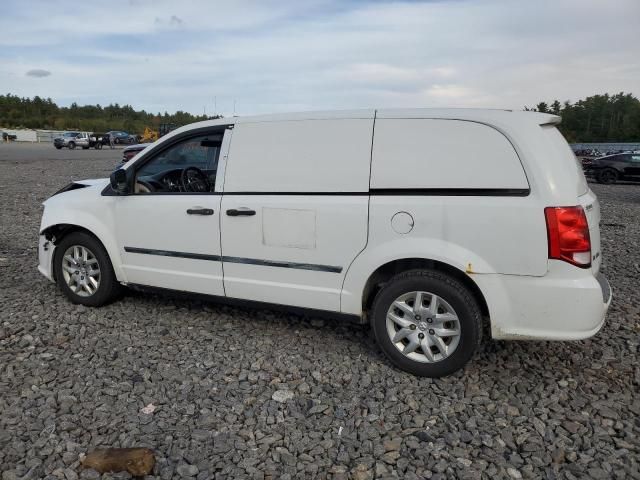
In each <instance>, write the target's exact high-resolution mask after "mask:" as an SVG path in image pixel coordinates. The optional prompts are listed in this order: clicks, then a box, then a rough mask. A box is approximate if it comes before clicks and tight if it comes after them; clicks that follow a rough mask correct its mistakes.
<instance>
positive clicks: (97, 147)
mask: <svg viewBox="0 0 640 480" xmlns="http://www.w3.org/2000/svg"><path fill="white" fill-rule="evenodd" d="M93 148H95V149H96V150H102V142H98V143H96V144H95V145H94V146H93Z"/></svg>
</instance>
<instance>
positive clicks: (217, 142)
mask: <svg viewBox="0 0 640 480" xmlns="http://www.w3.org/2000/svg"><path fill="white" fill-rule="evenodd" d="M227 132H229V133H230V130H228V131H227ZM224 135H225V131H224V130H222V131H221V130H220V129H217V130H215V129H213V130H211V131H202V130H200V131H198V132H195V133H194V134H192V135H190V136H187V137H179V138H177V139H176V140H175V141H172V142H168V144H167V146H165V147H162V148H160V149H158V148H156V149H155V150H157V153H154V154H151V156H150V157H149V158H145V157H143V158H142V159H141V161H140V162H138V161H137V162H136V163H135V164H133V165H132V166H131V167H130V168H135V169H136V171H135V193H133V194H130V195H126V196H121V197H118V198H117V206H116V214H117V217H116V218H117V222H116V224H117V235H118V243H119V248H120V254H121V259H122V268H123V270H124V273H125V275H126V279H127V282H128V283H132V284H140V285H146V286H153V287H161V288H168V289H173V290H182V291H188V292H196V293H204V294H209V295H224V289H223V285H222V263H221V250H220V199H221V197H220V194H219V193H218V191H217V190H216V183H217V182H216V179H217V173H218V159H219V158H220V157H221V155H222V154H221V151H222V150H223V149H224V148H225V146H226V145H227V144H228V138H227V139H226V140H223V138H224V137H223V136H224ZM150 153H151V152H150Z"/></svg>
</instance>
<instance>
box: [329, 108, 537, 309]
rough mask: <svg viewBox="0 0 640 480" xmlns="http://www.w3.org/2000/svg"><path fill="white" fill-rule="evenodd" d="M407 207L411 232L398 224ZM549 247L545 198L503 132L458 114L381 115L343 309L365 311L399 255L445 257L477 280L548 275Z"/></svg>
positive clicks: (377, 125) (438, 258) (446, 260)
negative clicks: (359, 244) (363, 224)
mask: <svg viewBox="0 0 640 480" xmlns="http://www.w3.org/2000/svg"><path fill="white" fill-rule="evenodd" d="M531 127H532V128H535V129H538V130H539V126H537V125H535V126H533V125H532V126H531ZM531 127H529V128H531ZM400 212H405V214H408V215H409V216H410V218H411V220H410V221H409V222H408V225H409V227H410V228H409V231H408V232H405V231H403V230H402V229H398V228H397V226H395V225H394V220H393V218H394V216H395V215H396V214H398V213H400ZM403 215H404V214H403ZM404 218H406V216H405V217H404ZM547 256H548V246H547V231H546V223H545V217H544V208H543V206H542V202H541V199H540V197H539V196H538V195H537V193H536V192H535V191H529V182H528V179H527V175H526V174H525V170H524V168H523V164H522V162H521V159H520V156H519V155H518V154H517V153H516V150H515V148H514V147H513V145H512V143H511V142H510V140H509V139H507V137H505V136H504V135H503V134H502V133H501V132H499V131H497V130H495V129H493V128H492V127H489V126H486V125H483V124H480V123H474V122H466V121H458V120H428V119H408V120H405V119H378V120H376V125H375V132H374V141H373V158H372V175H371V197H370V202H369V240H368V243H367V248H366V250H365V251H363V252H362V254H360V255H359V256H358V257H357V258H356V259H355V261H354V262H353V264H352V266H351V268H350V270H349V272H348V274H347V277H346V279H345V283H344V289H343V293H342V304H341V307H342V311H343V312H345V313H360V312H361V308H362V292H363V289H364V286H365V285H366V282H367V280H368V278H369V276H370V275H371V274H372V272H373V271H375V270H376V268H378V267H379V266H381V265H383V264H385V263H388V262H390V261H394V260H401V259H406V258H423V259H431V260H437V261H440V262H443V263H446V264H448V265H451V266H453V267H455V268H457V269H459V270H460V271H462V272H467V274H469V275H470V276H471V278H472V279H474V278H479V277H482V276H483V275H495V274H501V275H507V276H517V275H521V276H530V277H542V276H544V275H545V274H546V273H547V270H548V259H547ZM488 293H489V294H490V292H488Z"/></svg>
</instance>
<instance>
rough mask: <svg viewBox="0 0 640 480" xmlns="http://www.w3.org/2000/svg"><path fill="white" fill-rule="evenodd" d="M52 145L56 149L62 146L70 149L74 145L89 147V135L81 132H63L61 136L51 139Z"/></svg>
mask: <svg viewBox="0 0 640 480" xmlns="http://www.w3.org/2000/svg"><path fill="white" fill-rule="evenodd" d="M53 146H54V147H56V148H57V149H58V150H60V149H61V148H64V147H66V148H68V149H70V150H73V149H74V148H76V147H86V148H89V135H88V134H87V133H81V132H65V133H63V134H62V136H60V137H56V138H54V139H53Z"/></svg>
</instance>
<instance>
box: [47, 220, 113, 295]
mask: <svg viewBox="0 0 640 480" xmlns="http://www.w3.org/2000/svg"><path fill="white" fill-rule="evenodd" d="M53 262H54V263H53V269H54V274H55V278H56V282H57V283H58V286H59V287H60V289H61V290H62V292H63V293H64V294H65V295H66V297H67V298H68V299H69V300H71V302H73V303H80V304H82V305H88V306H91V307H100V306H102V305H106V304H107V303H109V302H111V301H113V300H115V299H116V298H117V297H118V296H119V294H120V292H121V290H122V287H121V285H120V283H118V280H117V279H116V276H115V273H114V271H113V267H112V266H111V261H110V259H109V254H108V253H107V251H106V250H105V248H104V247H103V246H102V244H101V243H100V242H99V241H98V240H97V239H96V238H95V237H93V236H91V235H89V234H88V233H84V232H73V233H70V234H69V235H67V236H65V237H64V238H63V239H62V240H60V242H59V243H58V244H57V245H56V250H55V253H54V258H53Z"/></svg>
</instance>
